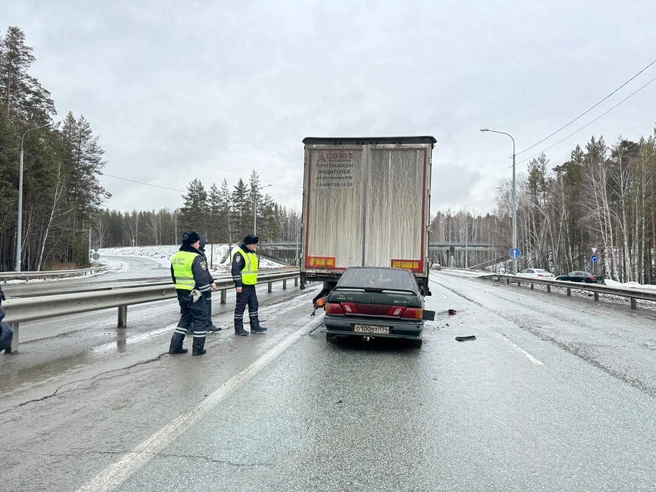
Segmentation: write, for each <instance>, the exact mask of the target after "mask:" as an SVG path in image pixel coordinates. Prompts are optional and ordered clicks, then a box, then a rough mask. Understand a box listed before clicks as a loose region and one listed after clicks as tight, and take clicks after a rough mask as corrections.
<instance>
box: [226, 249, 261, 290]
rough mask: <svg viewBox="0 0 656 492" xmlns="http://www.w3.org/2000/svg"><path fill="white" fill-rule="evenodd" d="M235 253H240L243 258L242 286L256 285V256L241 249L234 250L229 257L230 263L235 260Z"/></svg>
mask: <svg viewBox="0 0 656 492" xmlns="http://www.w3.org/2000/svg"><path fill="white" fill-rule="evenodd" d="M235 253H241V256H242V257H243V258H244V263H245V265H244V268H243V269H242V271H241V283H242V284H244V285H255V284H257V267H258V265H259V263H258V260H257V255H256V254H255V253H253V252H251V251H249V252H248V253H247V252H245V251H244V250H243V249H241V248H235V249H233V250H232V254H231V255H230V261H231V262H232V261H233V260H234V259H235Z"/></svg>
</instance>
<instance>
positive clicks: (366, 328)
mask: <svg viewBox="0 0 656 492" xmlns="http://www.w3.org/2000/svg"><path fill="white" fill-rule="evenodd" d="M353 331H354V332H356V333H375V334H381V335H389V332H390V327H389V326H371V325H353Z"/></svg>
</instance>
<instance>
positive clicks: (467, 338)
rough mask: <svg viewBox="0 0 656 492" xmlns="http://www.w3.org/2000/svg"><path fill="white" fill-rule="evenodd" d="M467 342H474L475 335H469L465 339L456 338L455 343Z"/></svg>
mask: <svg viewBox="0 0 656 492" xmlns="http://www.w3.org/2000/svg"><path fill="white" fill-rule="evenodd" d="M468 340H476V335H469V336H466V337H456V341H458V342H466V341H468Z"/></svg>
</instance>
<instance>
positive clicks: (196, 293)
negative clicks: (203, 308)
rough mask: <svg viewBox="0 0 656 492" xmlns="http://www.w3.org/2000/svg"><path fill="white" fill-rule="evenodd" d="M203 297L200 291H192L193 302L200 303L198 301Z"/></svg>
mask: <svg viewBox="0 0 656 492" xmlns="http://www.w3.org/2000/svg"><path fill="white" fill-rule="evenodd" d="M202 295H203V293H202V292H201V291H200V290H198V289H194V290H192V291H191V298H192V300H193V302H198V299H200V298H201V296H202Z"/></svg>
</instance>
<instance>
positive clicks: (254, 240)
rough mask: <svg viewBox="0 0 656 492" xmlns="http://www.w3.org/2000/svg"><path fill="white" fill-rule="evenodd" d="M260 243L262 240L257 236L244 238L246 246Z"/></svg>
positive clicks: (250, 235)
mask: <svg viewBox="0 0 656 492" xmlns="http://www.w3.org/2000/svg"><path fill="white" fill-rule="evenodd" d="M259 242H260V239H259V238H258V237H257V236H253V235H252V234H249V235H248V236H246V237H245V238H244V244H257V243H259Z"/></svg>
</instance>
